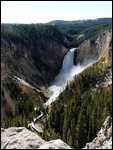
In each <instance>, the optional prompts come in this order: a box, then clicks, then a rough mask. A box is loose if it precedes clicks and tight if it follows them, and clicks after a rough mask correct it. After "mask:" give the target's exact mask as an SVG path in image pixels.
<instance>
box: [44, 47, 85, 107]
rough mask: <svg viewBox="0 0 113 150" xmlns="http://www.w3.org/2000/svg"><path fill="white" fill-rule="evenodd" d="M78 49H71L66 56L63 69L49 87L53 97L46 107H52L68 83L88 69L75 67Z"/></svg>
mask: <svg viewBox="0 0 113 150" xmlns="http://www.w3.org/2000/svg"><path fill="white" fill-rule="evenodd" d="M76 49H77V48H72V49H70V50H69V51H68V52H67V54H66V55H65V57H64V60H63V64H62V69H61V71H60V73H59V74H58V75H57V76H56V78H55V80H54V82H52V83H51V86H50V87H49V90H50V91H51V92H52V96H51V97H50V98H49V99H48V101H47V102H46V103H45V105H46V106H48V105H50V104H51V103H52V102H54V101H55V100H56V98H57V97H58V96H59V94H60V93H61V92H62V91H63V90H64V89H65V87H66V85H67V82H70V81H72V80H73V78H74V76H75V75H76V74H79V73H80V72H82V71H83V70H84V69H85V68H86V66H80V65H77V66H75V65H73V60H74V51H75V50H76Z"/></svg>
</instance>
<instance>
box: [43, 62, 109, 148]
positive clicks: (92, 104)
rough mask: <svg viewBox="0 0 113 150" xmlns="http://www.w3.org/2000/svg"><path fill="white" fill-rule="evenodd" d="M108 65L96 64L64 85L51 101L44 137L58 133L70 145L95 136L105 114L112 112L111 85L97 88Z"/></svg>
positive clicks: (83, 143)
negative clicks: (54, 99) (56, 98)
mask: <svg viewBox="0 0 113 150" xmlns="http://www.w3.org/2000/svg"><path fill="white" fill-rule="evenodd" d="M109 67H110V66H109V65H97V64H95V65H93V66H91V67H89V68H87V69H86V70H85V71H83V72H82V73H81V74H79V75H78V76H76V77H75V79H74V81H72V82H71V83H70V84H69V85H67V87H66V89H65V90H64V91H63V92H62V93H61V94H60V96H59V97H58V100H57V101H56V102H55V103H53V105H52V110H51V112H50V113H49V117H48V119H47V120H46V123H45V132H44V134H43V138H45V139H46V140H48V139H49V140H50V139H55V138H56V137H57V138H58V137H59V138H60V137H61V139H62V140H63V141H64V142H66V143H68V144H69V145H70V146H71V147H74V148H83V147H84V146H85V144H86V142H89V141H91V140H92V139H93V138H94V137H95V136H96V134H97V132H98V131H99V130H100V127H101V125H102V123H103V121H104V120H105V118H106V117H107V116H108V115H111V114H112V87H111V85H110V86H106V87H102V86H99V87H98V88H97V84H99V82H100V83H102V82H103V79H104V77H105V75H106V73H107V71H108V69H109ZM53 131H54V134H53ZM48 133H49V134H50V135H51V136H47V135H48ZM56 135H57V136H56Z"/></svg>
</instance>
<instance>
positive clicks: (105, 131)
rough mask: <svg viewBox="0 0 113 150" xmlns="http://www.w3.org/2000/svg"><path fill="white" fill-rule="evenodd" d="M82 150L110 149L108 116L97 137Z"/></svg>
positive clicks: (110, 123) (109, 122)
mask: <svg viewBox="0 0 113 150" xmlns="http://www.w3.org/2000/svg"><path fill="white" fill-rule="evenodd" d="M83 149H112V118H111V117H110V116H108V117H107V118H106V120H105V122H104V123H103V125H102V127H101V130H100V131H99V132H98V134H97V137H96V138H94V140H93V141H92V142H90V143H87V144H86V146H85V148H83Z"/></svg>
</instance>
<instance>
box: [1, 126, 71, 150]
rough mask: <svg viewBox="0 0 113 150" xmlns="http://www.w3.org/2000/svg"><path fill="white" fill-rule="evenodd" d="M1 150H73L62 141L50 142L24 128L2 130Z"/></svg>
mask: <svg viewBox="0 0 113 150" xmlns="http://www.w3.org/2000/svg"><path fill="white" fill-rule="evenodd" d="M1 149H71V148H70V147H69V146H68V145H67V144H66V143H64V142H63V141H62V140H60V139H57V140H51V141H49V142H46V141H44V140H43V139H41V138H40V137H39V136H38V135H37V134H36V133H33V132H31V131H29V130H28V129H26V128H24V127H11V128H8V129H3V128H2V129H1Z"/></svg>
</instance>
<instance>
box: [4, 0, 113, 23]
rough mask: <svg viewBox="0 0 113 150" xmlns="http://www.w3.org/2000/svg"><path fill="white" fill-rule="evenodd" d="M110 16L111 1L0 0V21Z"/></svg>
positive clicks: (45, 20)
mask: <svg viewBox="0 0 113 150" xmlns="http://www.w3.org/2000/svg"><path fill="white" fill-rule="evenodd" d="M97 18H112V1H1V23H47V22H49V21H52V20H69V21H70V20H84V19H97Z"/></svg>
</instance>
